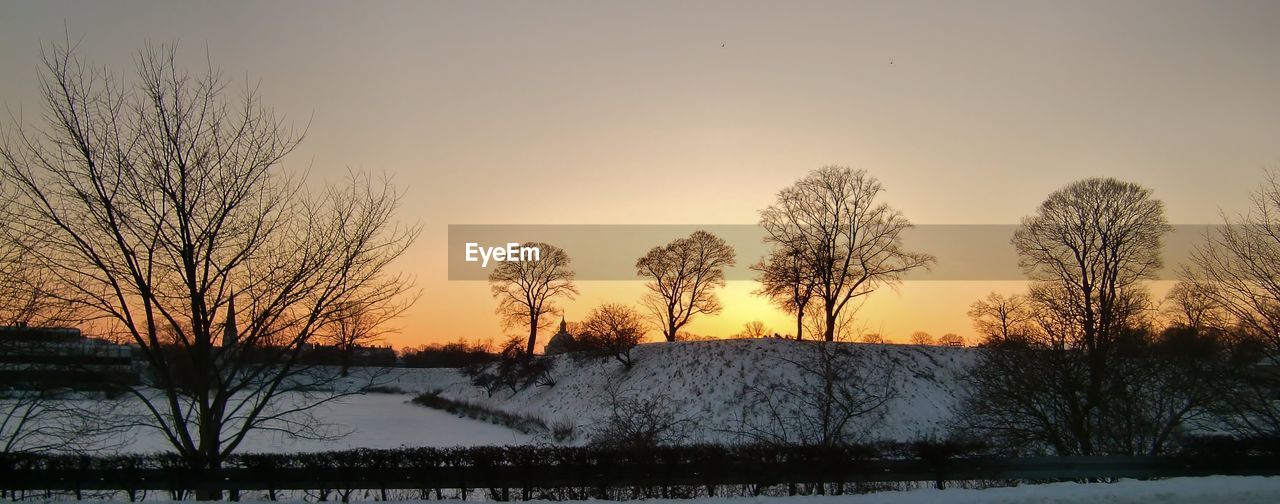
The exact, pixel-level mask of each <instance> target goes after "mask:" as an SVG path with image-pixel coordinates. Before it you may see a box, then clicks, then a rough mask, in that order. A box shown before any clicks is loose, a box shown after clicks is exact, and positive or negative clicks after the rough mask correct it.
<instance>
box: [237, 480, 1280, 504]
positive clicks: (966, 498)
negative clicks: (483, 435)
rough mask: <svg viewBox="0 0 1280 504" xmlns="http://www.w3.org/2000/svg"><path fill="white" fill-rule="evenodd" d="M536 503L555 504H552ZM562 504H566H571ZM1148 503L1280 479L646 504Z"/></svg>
mask: <svg viewBox="0 0 1280 504" xmlns="http://www.w3.org/2000/svg"><path fill="white" fill-rule="evenodd" d="M473 495H482V494H473ZM241 502H244V503H256V502H261V503H262V504H278V502H269V501H254V500H248V499H246V500H242V501H241ZM281 502H287V501H281ZM298 502H301V501H298ZM399 502H404V503H405V504H426V503H428V502H439V501H419V500H404V501H399ZM530 502H533V503H539V504H543V503H545V504H551V502H550V501H530ZM558 502H561V503H563V502H565V501H558ZM580 502H581V501H580ZM593 502H600V501H593ZM631 502H638V501H631ZM1144 502H1161V503H1166V504H1191V503H1202V502H1233V503H1239V504H1264V503H1265V504H1269V503H1273V502H1280V477H1275V476H1273V477H1262V476H1209V477H1203V478H1172V479H1167V480H1158V481H1136V480H1121V481H1119V482H1116V483H1088V484H1084V483H1048V484H1042V485H1020V486H1016V487H1002V488H986V489H980V490H979V489H947V490H935V489H931V488H930V489H919V490H908V491H899V492H893V491H888V492H877V493H869V494H858V495H838V496H836V495H826V496H796V497H715V498H699V499H688V500H676V499H648V500H645V501H644V503H645V504H889V503H893V504H929V503H944V504H976V503H992V504H1049V503H1073V504H1104V503H1105V504H1129V503H1144Z"/></svg>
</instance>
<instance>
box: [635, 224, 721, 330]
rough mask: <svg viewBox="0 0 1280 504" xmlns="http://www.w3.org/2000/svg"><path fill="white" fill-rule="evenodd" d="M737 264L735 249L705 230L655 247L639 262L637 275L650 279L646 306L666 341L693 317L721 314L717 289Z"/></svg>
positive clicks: (637, 262) (645, 299)
mask: <svg viewBox="0 0 1280 504" xmlns="http://www.w3.org/2000/svg"><path fill="white" fill-rule="evenodd" d="M734 264H735V259H734V253H733V247H730V246H729V244H728V243H725V241H724V240H723V239H722V238H720V237H718V236H716V235H713V234H711V233H708V232H706V231H694V232H693V234H691V235H689V236H688V237H685V238H677V239H676V240H674V241H672V242H671V243H668V244H666V245H663V246H661V247H654V248H653V249H652V250H650V251H649V253H648V254H645V255H644V257H641V258H640V259H639V260H637V261H636V274H637V275H639V276H641V277H644V278H648V279H649V282H647V283H646V284H645V287H647V288H648V289H649V293H648V294H646V295H645V297H644V304H645V306H647V307H648V308H649V310H650V312H652V313H653V315H654V318H655V319H656V320H657V322H658V327H660V328H661V329H662V336H663V337H665V338H666V339H667V341H675V340H676V335H677V334H679V332H680V328H682V327H684V326H685V324H688V323H689V320H690V319H692V318H693V316H694V315H698V314H708V315H714V314H716V313H720V309H721V306H720V301H719V300H718V299H716V294H715V289H716V288H717V287H723V286H724V284H725V283H724V269H725V268H729V267H732V266H733V265H734Z"/></svg>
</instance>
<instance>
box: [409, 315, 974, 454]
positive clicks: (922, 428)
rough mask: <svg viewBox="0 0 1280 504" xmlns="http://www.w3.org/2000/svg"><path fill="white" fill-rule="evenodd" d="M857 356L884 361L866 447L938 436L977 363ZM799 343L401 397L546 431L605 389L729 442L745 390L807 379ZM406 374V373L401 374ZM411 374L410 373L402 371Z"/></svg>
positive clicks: (893, 349) (871, 348)
mask: <svg viewBox="0 0 1280 504" xmlns="http://www.w3.org/2000/svg"><path fill="white" fill-rule="evenodd" d="M847 345H849V348H850V349H851V350H852V351H853V352H854V354H855V355H856V357H857V359H859V360H862V361H865V362H868V363H875V364H891V365H892V367H893V368H894V369H895V374H894V376H895V380H894V383H893V386H894V389H895V392H896V397H895V398H894V399H893V400H892V401H890V402H889V404H888V405H887V407H886V412H887V415H886V418H885V419H884V420H883V421H882V422H880V423H878V424H876V425H867V426H865V433H864V437H865V438H866V439H867V440H900V441H906V440H915V439H920V438H922V437H943V436H945V434H946V424H947V423H948V421H949V420H951V418H952V417H953V416H954V415H955V412H956V411H957V409H958V407H959V401H960V399H959V398H960V396H961V394H960V392H961V390H960V384H959V379H960V377H961V375H962V374H963V373H964V372H965V371H966V370H967V369H969V367H970V366H972V365H973V364H974V363H975V362H976V360H977V350H975V349H972V348H950V347H936V346H915V345H880V344H856V343H848V344H847ZM811 355H812V348H811V347H810V346H808V345H806V344H799V343H797V342H794V341H787V340H779V339H742V340H718V341H691V342H677V343H654V344H645V345H640V346H638V347H636V348H635V349H634V350H633V353H632V359H633V361H634V363H635V364H634V367H632V369H630V370H627V369H625V368H624V367H623V366H622V364H621V363H619V362H617V361H616V360H614V359H613V358H611V357H605V356H598V357H583V356H580V355H560V356H556V357H555V359H556V366H555V368H554V369H553V371H552V373H551V375H552V377H553V378H554V380H555V385H554V386H552V387H530V388H528V389H525V390H522V391H519V392H516V393H512V392H510V391H509V390H499V391H496V392H495V393H494V394H493V395H492V396H490V395H489V394H488V393H487V392H485V391H484V390H483V389H480V388H477V387H475V386H472V385H471V384H470V383H469V382H468V381H467V380H466V379H465V378H463V377H462V376H461V375H459V374H457V373H453V374H452V375H450V374H449V373H442V372H441V371H442V370H431V371H430V373H428V374H429V375H430V376H420V377H415V378H409V377H405V378H404V379H403V380H404V381H403V384H404V385H405V386H406V390H408V389H411V388H413V387H414V386H421V387H425V388H421V389H416V390H424V391H425V390H430V389H432V388H437V389H441V390H442V395H443V396H444V397H447V398H450V399H455V400H465V401H468V402H472V403H478V404H482V405H484V406H487V407H490V408H495V409H499V410H503V411H507V412H511V413H518V414H523V415H529V416H534V417H538V418H541V419H543V420H544V421H546V423H547V424H548V425H552V424H555V423H557V422H571V423H573V424H574V425H576V427H577V428H578V431H579V432H589V431H590V430H591V428H592V426H593V425H596V424H597V423H598V422H600V421H602V420H603V419H604V418H605V415H607V414H608V413H609V408H608V405H609V395H608V389H609V387H610V386H613V387H615V388H616V389H617V390H618V395H619V397H621V398H624V399H626V398H646V397H648V398H652V397H661V398H665V399H669V402H670V403H671V404H673V405H675V406H676V409H677V410H678V414H679V415H680V416H681V417H683V418H688V419H692V420H693V423H694V424H695V425H696V429H695V433H694V435H693V436H692V438H691V439H690V441H705V442H731V441H734V440H735V439H736V438H737V436H736V434H734V432H733V431H735V430H740V429H738V428H737V427H738V426H740V425H741V421H742V416H743V415H744V412H743V410H742V404H743V402H744V400H745V399H746V397H747V394H748V390H749V389H750V388H752V387H755V388H757V389H760V390H768V389H770V388H771V387H773V386H776V385H780V384H785V383H793V382H797V381H802V380H806V379H807V378H806V377H805V376H803V373H801V372H800V370H799V369H798V367H797V366H796V365H795V364H794V362H799V361H804V359H806V358H812V357H811ZM406 371H413V370H406ZM410 374H412V373H410Z"/></svg>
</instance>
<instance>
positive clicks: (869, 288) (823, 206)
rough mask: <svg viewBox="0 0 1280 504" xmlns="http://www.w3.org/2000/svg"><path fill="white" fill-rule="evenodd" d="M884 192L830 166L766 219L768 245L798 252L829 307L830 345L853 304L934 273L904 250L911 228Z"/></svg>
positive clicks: (927, 260) (783, 195)
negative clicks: (920, 272) (922, 272)
mask: <svg viewBox="0 0 1280 504" xmlns="http://www.w3.org/2000/svg"><path fill="white" fill-rule="evenodd" d="M883 190H884V188H883V187H882V186H881V185H880V181H878V180H876V179H875V177H872V176H870V175H868V174H867V173H866V172H865V171H863V170H852V169H849V168H846V167H839V166H827V167H823V168H820V169H818V170H814V171H812V172H810V173H809V175H808V176H806V177H805V178H802V179H800V180H799V181H797V182H796V183H795V184H794V185H792V186H791V187H788V188H786V189H783V190H782V191H781V192H779V193H778V197H777V202H775V203H774V204H773V205H771V206H770V207H768V208H766V209H764V210H763V211H762V212H761V213H760V225H761V226H763V227H764V228H765V231H766V232H767V233H768V236H767V237H766V238H765V240H766V241H767V242H769V243H771V244H772V245H773V246H774V247H775V250H783V251H787V252H792V251H794V252H796V253H798V254H799V257H800V258H801V259H802V261H803V264H804V266H805V269H807V270H808V271H809V273H810V274H811V275H812V279H813V282H814V295H815V296H816V297H817V298H818V299H820V300H822V308H823V312H824V313H823V315H824V318H825V320H824V322H825V324H824V328H825V330H824V335H823V336H824V338H825V339H826V340H827V341H834V340H835V335H836V332H837V326H838V322H839V316H840V313H841V311H843V310H844V309H845V308H846V306H847V305H848V304H849V303H850V301H852V300H854V299H858V298H862V297H864V296H867V295H869V294H871V293H872V292H875V290H876V289H878V288H880V287H881V286H884V285H891V284H895V283H898V282H900V281H901V280H902V278H903V276H904V275H906V273H907V272H909V271H911V270H913V269H916V268H928V267H929V266H930V265H931V264H932V263H933V262H934V258H933V256H931V255H928V254H923V253H918V252H910V251H907V250H905V249H904V248H903V247H902V232H903V231H905V230H906V229H908V228H910V227H911V223H910V222H909V221H908V220H907V219H906V217H904V216H903V215H902V213H901V212H899V211H897V210H894V209H893V208H891V207H889V206H888V205H887V204H885V203H878V202H877V201H876V198H877V196H879V194H880V192H881V191H883Z"/></svg>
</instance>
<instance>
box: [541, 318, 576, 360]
mask: <svg viewBox="0 0 1280 504" xmlns="http://www.w3.org/2000/svg"><path fill="white" fill-rule="evenodd" d="M577 343H578V342H577V341H576V340H574V338H573V335H572V334H569V330H568V329H567V328H566V325H565V323H564V318H561V319H560V331H559V332H557V333H556V334H555V335H554V336H552V337H551V339H550V340H547V347H546V348H544V349H543V350H542V353H543V354H546V355H555V354H562V353H566V352H572V351H574V350H575V349H576V348H577Z"/></svg>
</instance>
